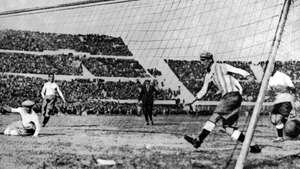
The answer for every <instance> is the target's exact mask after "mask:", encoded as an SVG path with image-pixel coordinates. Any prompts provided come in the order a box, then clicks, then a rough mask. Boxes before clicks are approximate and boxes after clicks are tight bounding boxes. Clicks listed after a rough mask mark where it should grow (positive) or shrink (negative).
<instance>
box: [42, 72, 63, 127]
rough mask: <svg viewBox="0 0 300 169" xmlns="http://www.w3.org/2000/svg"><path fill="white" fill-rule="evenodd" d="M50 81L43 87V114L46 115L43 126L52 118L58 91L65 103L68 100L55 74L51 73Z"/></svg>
mask: <svg viewBox="0 0 300 169" xmlns="http://www.w3.org/2000/svg"><path fill="white" fill-rule="evenodd" d="M48 77H49V81H48V82H46V83H45V84H44V86H43V88H42V92H41V95H42V98H43V104H42V114H43V116H44V120H43V127H45V126H46V124H47V123H48V121H49V119H50V114H51V113H53V111H54V107H55V102H56V92H57V93H58V94H59V96H60V97H61V99H62V100H63V102H64V103H66V100H65V98H64V96H63V94H62V92H61V91H60V89H59V87H58V85H57V84H56V83H55V81H54V74H49V75H48Z"/></svg>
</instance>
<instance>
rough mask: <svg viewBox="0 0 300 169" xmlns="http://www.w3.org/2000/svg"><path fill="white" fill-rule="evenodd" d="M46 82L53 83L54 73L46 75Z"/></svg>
mask: <svg viewBox="0 0 300 169" xmlns="http://www.w3.org/2000/svg"><path fill="white" fill-rule="evenodd" d="M48 80H49V81H51V82H54V73H49V74H48Z"/></svg>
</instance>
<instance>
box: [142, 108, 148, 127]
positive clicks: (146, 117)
mask: <svg viewBox="0 0 300 169" xmlns="http://www.w3.org/2000/svg"><path fill="white" fill-rule="evenodd" d="M142 111H143V113H144V116H145V121H146V125H149V118H148V110H147V105H142Z"/></svg>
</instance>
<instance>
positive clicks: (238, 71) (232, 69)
mask: <svg viewBox="0 0 300 169" xmlns="http://www.w3.org/2000/svg"><path fill="white" fill-rule="evenodd" d="M224 66H225V68H226V71H228V72H231V73H235V74H239V75H242V76H243V77H247V76H250V73H249V72H247V71H245V70H243V69H240V68H236V67H234V66H231V65H229V64H224Z"/></svg>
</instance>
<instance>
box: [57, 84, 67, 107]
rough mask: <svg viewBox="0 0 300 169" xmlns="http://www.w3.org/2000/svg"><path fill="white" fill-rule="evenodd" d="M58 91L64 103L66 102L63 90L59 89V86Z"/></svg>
mask: <svg viewBox="0 0 300 169" xmlns="http://www.w3.org/2000/svg"><path fill="white" fill-rule="evenodd" d="M56 90H57V93H58V94H59V96H60V98H61V99H62V100H63V102H64V103H66V100H65V97H64V95H63V94H62V92H61V90H60V89H59V87H58V86H57V87H56Z"/></svg>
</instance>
